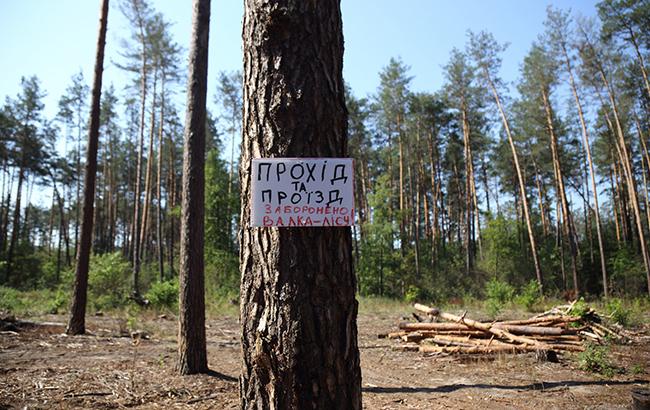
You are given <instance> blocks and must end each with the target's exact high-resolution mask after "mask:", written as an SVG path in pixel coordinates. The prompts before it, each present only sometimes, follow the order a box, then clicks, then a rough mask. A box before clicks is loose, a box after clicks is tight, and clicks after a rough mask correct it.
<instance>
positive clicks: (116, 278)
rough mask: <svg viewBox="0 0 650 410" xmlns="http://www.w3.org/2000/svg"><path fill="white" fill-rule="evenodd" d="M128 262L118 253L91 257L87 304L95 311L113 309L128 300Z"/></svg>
mask: <svg viewBox="0 0 650 410" xmlns="http://www.w3.org/2000/svg"><path fill="white" fill-rule="evenodd" d="M129 272H130V269H129V262H128V261H126V260H124V259H123V258H122V256H121V255H120V253H119V252H114V253H106V254H103V255H93V256H92V257H91V259H90V269H89V272H88V302H89V303H90V304H92V306H93V307H94V308H95V309H97V310H104V309H115V308H118V307H120V306H123V305H124V304H125V303H126V301H127V300H128V294H129V289H130V286H129V285H130V281H129V276H130V275H129Z"/></svg>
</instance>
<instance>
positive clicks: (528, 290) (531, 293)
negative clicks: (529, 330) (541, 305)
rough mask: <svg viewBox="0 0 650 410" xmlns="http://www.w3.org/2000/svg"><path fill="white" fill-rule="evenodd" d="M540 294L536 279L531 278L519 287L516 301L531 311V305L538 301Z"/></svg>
mask: <svg viewBox="0 0 650 410" xmlns="http://www.w3.org/2000/svg"><path fill="white" fill-rule="evenodd" d="M541 294H542V293H541V291H540V288H539V284H538V283H537V281H536V280H531V281H530V282H528V284H527V285H526V286H523V287H522V288H521V290H520V291H519V295H518V296H517V298H516V302H517V304H518V305H519V306H521V307H523V308H524V309H526V310H527V311H531V310H532V309H533V306H535V305H536V304H537V303H538V302H539V300H540V297H541Z"/></svg>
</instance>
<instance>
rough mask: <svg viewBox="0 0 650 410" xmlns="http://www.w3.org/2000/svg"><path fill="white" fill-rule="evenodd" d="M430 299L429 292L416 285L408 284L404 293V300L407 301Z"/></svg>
mask: <svg viewBox="0 0 650 410" xmlns="http://www.w3.org/2000/svg"><path fill="white" fill-rule="evenodd" d="M428 299H430V295H429V292H427V291H426V289H423V288H421V287H419V286H417V285H409V287H408V288H407V289H406V294H405V295H404V300H405V301H406V302H407V303H415V302H418V301H420V302H423V301H425V300H428Z"/></svg>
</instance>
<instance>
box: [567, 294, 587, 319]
mask: <svg viewBox="0 0 650 410" xmlns="http://www.w3.org/2000/svg"><path fill="white" fill-rule="evenodd" d="M587 312H589V305H587V302H585V298H583V297H580V299H578V300H577V301H576V303H574V304H573V306H572V307H571V309H570V310H569V312H568V313H569V315H571V316H578V317H584V316H585V315H586V314H587Z"/></svg>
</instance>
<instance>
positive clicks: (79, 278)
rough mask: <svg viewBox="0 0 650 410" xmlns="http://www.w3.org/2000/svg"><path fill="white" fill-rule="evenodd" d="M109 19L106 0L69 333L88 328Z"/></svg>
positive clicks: (92, 109)
mask: <svg viewBox="0 0 650 410" xmlns="http://www.w3.org/2000/svg"><path fill="white" fill-rule="evenodd" d="M107 19H108V0H102V2H101V15H100V19H99V35H98V36H97V55H96V56H95V75H94V79H93V89H92V101H91V109H90V128H89V130H88V146H87V148H86V172H85V174H84V191H83V201H84V202H83V210H82V221H81V237H80V242H79V247H78V251H77V266H76V269H75V281H74V293H73V296H72V308H71V315H70V321H69V322H68V327H67V329H66V333H67V334H69V335H79V334H83V333H85V331H86V329H85V316H86V292H87V288H88V265H89V262H90V250H91V247H92V235H93V205H94V201H95V176H96V173H97V148H98V146H99V120H100V104H99V103H100V99H101V93H102V74H103V70H104V46H105V45H106V25H107Z"/></svg>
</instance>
